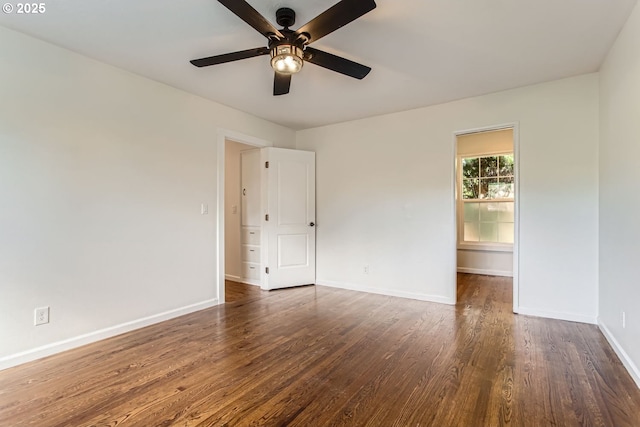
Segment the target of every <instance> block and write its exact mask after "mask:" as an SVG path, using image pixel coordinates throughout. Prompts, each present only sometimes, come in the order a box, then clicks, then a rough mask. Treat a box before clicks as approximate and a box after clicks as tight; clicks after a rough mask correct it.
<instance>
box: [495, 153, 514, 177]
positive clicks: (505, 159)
mask: <svg viewBox="0 0 640 427" xmlns="http://www.w3.org/2000/svg"><path fill="white" fill-rule="evenodd" d="M498 162H499V166H500V175H512V176H513V154H508V155H506V156H499V157H498Z"/></svg>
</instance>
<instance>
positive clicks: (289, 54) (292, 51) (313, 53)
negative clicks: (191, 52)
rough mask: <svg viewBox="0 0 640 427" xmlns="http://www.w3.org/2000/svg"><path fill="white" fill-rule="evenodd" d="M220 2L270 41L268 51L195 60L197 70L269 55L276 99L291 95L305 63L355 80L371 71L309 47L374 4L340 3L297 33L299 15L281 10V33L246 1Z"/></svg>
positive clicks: (368, 0) (349, 0) (260, 49)
mask: <svg viewBox="0 0 640 427" xmlns="http://www.w3.org/2000/svg"><path fill="white" fill-rule="evenodd" d="M218 1H219V2H220V3H221V4H222V5H224V6H225V7H226V8H227V9H229V10H230V11H231V12H233V13H234V14H235V15H236V16H238V17H239V18H240V19H242V20H243V21H244V22H246V23H247V24H249V25H250V26H252V27H253V28H254V29H255V30H256V31H258V32H259V33H261V34H262V35H263V36H265V37H266V38H267V39H268V40H269V42H268V47H258V48H254V49H246V50H242V51H238V52H231V53H225V54H222V55H215V56H210V57H206V58H200V59H194V60H192V61H191V63H192V64H193V65H195V66H196V67H207V66H210V65H217V64H223V63H225V62H232V61H238V60H240V59H247V58H253V57H255V56H262V55H270V56H271V67H272V68H273V70H274V71H275V73H274V80H273V94H274V95H284V94H287V93H289V89H290V86H291V76H292V75H293V74H295V73H298V72H300V70H302V67H303V65H304V63H305V62H310V63H312V64H315V65H318V66H320V67H323V68H326V69H328V70H332V71H335V72H337V73H341V74H344V75H346V76H349V77H353V78H356V79H363V78H364V77H365V76H366V75H367V74H369V71H371V68H369V67H367V66H365V65H362V64H358V63H357V62H354V61H351V60H349V59H346V58H342V57H340V56H336V55H333V54H331V53H328V52H324V51H321V50H318V49H314V48H311V47H308V46H307V45H309V44H310V43H312V42H315V41H317V40H319V39H320V38H322V37H324V36H326V35H327V34H329V33H332V32H333V31H335V30H337V29H339V28H341V27H343V26H345V25H346V24H348V23H350V22H352V21H354V20H356V19H358V18H359V17H361V16H362V15H364V14H365V13H368V12H370V11H372V10H373V9H375V8H376V3H375V1H374V0H341V1H340V2H338V3H336V4H335V5H333V6H332V7H330V8H329V9H327V10H325V11H324V12H322V13H321V14H320V15H318V16H316V17H315V18H314V19H312V20H311V21H309V22H308V23H306V24H305V25H303V26H302V27H300V28H298V29H297V30H296V31H293V30H290V29H289V27H291V26H293V25H294V24H295V19H296V14H295V12H294V11H293V9H290V8H288V7H282V8H280V9H278V10H277V11H276V22H277V23H278V25H281V26H282V27H283V28H282V29H281V30H278V29H276V28H275V27H274V26H273V25H272V24H271V23H270V22H269V21H268V20H267V19H266V18H264V17H263V16H262V15H261V14H260V13H258V11H257V10H255V9H254V8H253V7H252V6H251V5H250V4H249V3H247V2H246V1H245V0H218Z"/></svg>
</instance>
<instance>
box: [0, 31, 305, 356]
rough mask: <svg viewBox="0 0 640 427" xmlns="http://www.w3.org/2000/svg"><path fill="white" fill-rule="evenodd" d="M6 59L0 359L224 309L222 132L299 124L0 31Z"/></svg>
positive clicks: (271, 131)
mask: <svg viewBox="0 0 640 427" xmlns="http://www.w3.org/2000/svg"><path fill="white" fill-rule="evenodd" d="M0 63H1V64H2V66H1V67H0V199H1V208H0V368H2V367H6V366H10V365H12V364H16V363H18V362H21V361H25V360H29V359H30V358H33V357H36V356H41V355H44V354H47V353H50V352H53V351H57V350H61V349H63V348H67V347H72V346H74V345H78V344H81V343H83V342H87V341H91V340H95V339H97V338H100V337H103V336H108V335H112V334H114V333H117V332H120V331H123V330H127V329H131V328H133V327H135V326H140V325H142V324H145V323H149V322H152V321H157V320H161V319H162V318H166V317H170V316H173V315H176V314H179V313H181V312H184V311H190V310H195V309H197V308H202V307H206V306H208V305H212V304H216V303H217V301H218V295H217V290H216V275H217V271H216V269H215V258H216V253H215V252H216V250H215V236H216V209H215V201H216V185H217V184H216V176H217V173H216V161H217V158H216V156H217V154H216V153H217V151H216V138H217V136H216V135H217V132H218V129H219V127H222V128H225V129H231V130H234V131H237V132H240V133H243V134H246V135H252V136H255V137H259V138H262V139H265V140H270V141H274V142H277V143H280V144H282V145H289V146H291V145H293V144H294V142H295V140H294V132H293V131H291V130H289V129H286V128H283V127H280V126H277V125H274V124H272V123H269V122H266V121H264V120H261V119H258V118H255V117H253V116H250V115H248V114H245V113H242V112H239V111H236V110H232V109H230V108H227V107H224V106H222V105H219V104H216V103H213V102H210V101H207V100H204V99H202V98H198V97H196V96H193V95H190V94H187V93H184V92H181V91H178V90H176V89H173V88H171V87H168V86H165V85H162V84H159V83H155V82H152V81H149V80H146V79H143V78H141V77H138V76H136V75H132V74H130V73H127V72H124V71H122V70H119V69H116V68H113V67H110V66H107V65H104V64H101V63H99V62H96V61H93V60H90V59H88V58H85V57H82V56H79V55H76V54H74V53H71V52H69V51H66V50H63V49H60V48H57V47H54V46H52V45H49V44H46V43H43V42H41V41H38V40H36V39H33V38H30V37H27V36H24V35H22V34H20V33H16V32H13V31H10V30H7V29H4V28H2V27H0ZM201 203H207V204H208V205H209V214H208V215H201V214H200V204H201ZM40 306H50V307H51V322H50V323H49V324H47V325H43V326H38V327H34V326H33V316H34V315H33V310H34V308H36V307H40Z"/></svg>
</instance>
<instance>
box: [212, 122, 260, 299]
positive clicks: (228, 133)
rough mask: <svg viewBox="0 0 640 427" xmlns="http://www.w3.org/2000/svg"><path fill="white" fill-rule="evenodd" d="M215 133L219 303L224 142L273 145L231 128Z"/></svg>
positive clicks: (222, 267) (221, 291)
mask: <svg viewBox="0 0 640 427" xmlns="http://www.w3.org/2000/svg"><path fill="white" fill-rule="evenodd" d="M217 133H218V135H217V143H216V145H217V150H216V151H217V152H216V155H217V157H218V158H217V161H216V166H217V168H216V171H217V173H216V183H217V185H216V187H217V188H216V243H215V245H216V262H215V266H216V271H217V274H216V293H217V296H218V301H219V303H220V304H224V302H225V291H224V283H225V264H224V263H225V256H224V255H225V254H224V252H225V250H224V224H225V222H224V221H225V220H224V209H225V206H224V184H225V173H226V171H225V167H224V164H225V144H226V142H227V141H235V142H239V143H241V144H246V145H251V146H254V147H256V148H262V147H273V143H272V142H271V141H267V140H266V139H261V138H256V137H254V136H250V135H245V134H242V133H239V132H236V131H233V130H229V129H223V128H218V132H217Z"/></svg>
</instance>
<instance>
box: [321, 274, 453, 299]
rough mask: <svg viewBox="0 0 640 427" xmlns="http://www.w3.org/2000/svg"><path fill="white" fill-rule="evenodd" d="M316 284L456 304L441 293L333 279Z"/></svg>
mask: <svg viewBox="0 0 640 427" xmlns="http://www.w3.org/2000/svg"><path fill="white" fill-rule="evenodd" d="M316 282H317V283H316V286H326V287H328V288H339V289H346V290H349V291H358V292H367V293H370V294H378V295H387V296H390V297H400V298H409V299H415V300H420V301H428V302H437V303H440V304H449V305H455V303H456V301H455V299H453V300H452V299H451V298H447V297H443V296H441V295H428V294H417V293H414V292H404V291H398V290H396V289H381V288H372V287H369V286H362V285H357V284H354V283H345V282H334V281H332V280H322V279H316Z"/></svg>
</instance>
